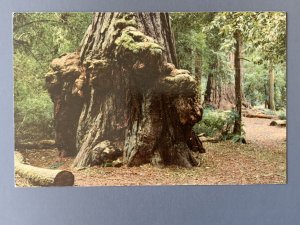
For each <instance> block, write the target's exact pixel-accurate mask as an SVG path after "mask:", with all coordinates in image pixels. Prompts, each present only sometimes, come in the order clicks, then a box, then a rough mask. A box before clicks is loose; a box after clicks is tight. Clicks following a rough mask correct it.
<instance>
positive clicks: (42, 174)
mask: <svg viewBox="0 0 300 225" xmlns="http://www.w3.org/2000/svg"><path fill="white" fill-rule="evenodd" d="M15 173H16V174H18V175H19V176H20V177H23V178H25V179H26V180H28V181H29V182H30V183H31V184H32V185H35V186H73V185H74V180H75V179H74V175H73V174H72V173H71V172H69V171H66V170H52V169H46V168H40V167H35V166H31V165H27V164H25V161H24V158H23V156H22V154H21V153H19V152H17V151H15Z"/></svg>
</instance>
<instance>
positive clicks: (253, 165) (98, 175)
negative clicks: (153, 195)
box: [16, 119, 286, 186]
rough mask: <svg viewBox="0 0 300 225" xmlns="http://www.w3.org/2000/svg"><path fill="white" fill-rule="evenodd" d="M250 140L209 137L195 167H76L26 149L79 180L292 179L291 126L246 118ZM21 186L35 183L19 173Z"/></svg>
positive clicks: (50, 153) (53, 154)
mask: <svg viewBox="0 0 300 225" xmlns="http://www.w3.org/2000/svg"><path fill="white" fill-rule="evenodd" d="M244 123H245V130H246V132H247V135H246V140H247V142H248V144H238V143H232V142H231V141H226V142H220V143H204V147H205V148H206V150H207V153H205V154H201V155H197V157H198V160H199V161H200V162H201V166H200V167H195V168H192V169H185V168H179V167H177V166H169V167H164V168H157V167H153V166H152V165H143V166H140V167H127V166H122V167H120V168H115V167H91V168H86V169H84V170H79V171H78V170H76V169H73V168H71V164H72V161H73V158H66V160H65V161H64V162H59V161H58V158H57V155H58V153H57V150H55V149H42V150H27V151H23V152H22V153H23V155H24V156H25V158H26V159H27V162H28V163H29V164H31V165H35V166H39V167H45V168H52V169H55V168H60V169H67V170H70V171H72V172H73V173H74V175H75V186H129V185H220V184H284V183H286V142H285V139H286V136H285V130H286V129H285V128H278V127H270V126H269V123H270V120H265V119H245V120H244ZM16 184H17V186H30V184H29V183H28V182H27V181H26V180H24V179H22V178H20V177H16Z"/></svg>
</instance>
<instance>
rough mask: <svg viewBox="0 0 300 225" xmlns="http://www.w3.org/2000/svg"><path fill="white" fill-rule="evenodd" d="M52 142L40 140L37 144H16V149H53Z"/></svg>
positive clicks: (53, 144)
mask: <svg viewBox="0 0 300 225" xmlns="http://www.w3.org/2000/svg"><path fill="white" fill-rule="evenodd" d="M54 147H55V141H54V140H42V141H37V142H19V143H18V142H17V143H16V148H17V149H41V148H54Z"/></svg>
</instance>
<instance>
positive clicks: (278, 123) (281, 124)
mask: <svg viewBox="0 0 300 225" xmlns="http://www.w3.org/2000/svg"><path fill="white" fill-rule="evenodd" d="M270 126H278V127H286V120H273V121H272V122H271V123H270Z"/></svg>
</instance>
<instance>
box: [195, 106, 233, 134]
mask: <svg viewBox="0 0 300 225" xmlns="http://www.w3.org/2000/svg"><path fill="white" fill-rule="evenodd" d="M237 116H238V115H237V113H236V112H235V111H228V112H222V111H218V110H213V109H211V108H206V109H204V113H203V119H202V120H201V121H200V122H199V123H197V124H196V125H195V126H194V128H193V129H194V131H195V132H196V133H197V134H204V136H208V137H214V136H219V137H220V138H222V139H229V138H230V137H231V136H230V134H231V133H232V130H233V126H234V121H235V119H236V117H237Z"/></svg>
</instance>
